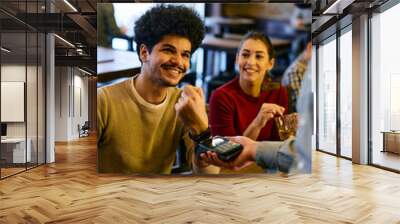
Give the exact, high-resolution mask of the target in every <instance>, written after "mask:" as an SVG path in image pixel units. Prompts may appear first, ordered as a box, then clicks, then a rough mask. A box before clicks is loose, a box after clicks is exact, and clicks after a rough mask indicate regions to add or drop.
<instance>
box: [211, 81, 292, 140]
mask: <svg viewBox="0 0 400 224" xmlns="http://www.w3.org/2000/svg"><path fill="white" fill-rule="evenodd" d="M263 103H274V104H278V105H280V106H282V107H284V108H285V112H286V111H287V109H288V94H287V92H286V89H285V88H284V87H282V86H280V87H279V88H276V89H271V90H266V91H262V92H261V93H260V96H259V97H252V96H249V95H247V94H246V93H244V92H243V90H242V89H241V88H240V86H239V78H235V79H234V80H232V81H230V82H228V83H226V84H225V85H223V86H221V87H219V88H218V89H216V90H215V91H214V92H213V94H212V95H211V99H210V113H209V119H210V125H211V132H212V135H213V136H215V135H221V136H235V135H243V133H244V131H245V130H246V129H247V127H248V126H249V125H250V123H251V122H252V121H253V120H254V119H255V118H256V116H257V114H258V112H259V110H260V108H261V105H262V104H263ZM257 140H258V141H264V140H273V141H275V140H276V141H278V140H279V135H278V130H277V129H276V127H275V124H274V122H273V119H271V120H270V121H268V122H267V124H266V125H265V126H264V128H262V129H261V131H260V134H259V136H258V138H257Z"/></svg>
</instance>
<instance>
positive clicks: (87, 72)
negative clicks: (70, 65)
mask: <svg viewBox="0 0 400 224" xmlns="http://www.w3.org/2000/svg"><path fill="white" fill-rule="evenodd" d="M78 69H79V71H81V72H83V73H85V74H88V75H92V73H90V72H87V71H85V70H83V69H81V68H79V67H78Z"/></svg>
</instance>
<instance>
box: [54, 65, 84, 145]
mask: <svg viewBox="0 0 400 224" xmlns="http://www.w3.org/2000/svg"><path fill="white" fill-rule="evenodd" d="M55 74H56V84H55V85H56V91H55V123H56V127H55V129H56V131H55V140H56V141H69V140H73V139H77V138H78V137H79V133H78V124H80V125H81V126H82V125H83V124H84V123H85V121H87V120H88V78H87V77H85V76H84V73H82V72H80V71H79V70H78V69H76V68H72V67H56V71H55ZM80 107H81V108H80ZM80 109H81V110H82V111H80Z"/></svg>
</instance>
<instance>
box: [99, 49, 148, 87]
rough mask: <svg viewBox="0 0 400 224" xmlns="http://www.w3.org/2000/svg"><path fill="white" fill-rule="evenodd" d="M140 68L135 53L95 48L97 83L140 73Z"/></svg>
mask: <svg viewBox="0 0 400 224" xmlns="http://www.w3.org/2000/svg"><path fill="white" fill-rule="evenodd" d="M140 67H141V63H140V60H139V57H138V55H137V53H136V52H133V51H121V50H114V49H109V48H104V47H97V75H98V76H97V80H98V82H106V81H110V80H112V79H116V78H120V77H129V76H133V75H135V74H136V73H138V72H139V71H140Z"/></svg>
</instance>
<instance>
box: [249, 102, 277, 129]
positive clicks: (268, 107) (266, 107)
mask: <svg viewBox="0 0 400 224" xmlns="http://www.w3.org/2000/svg"><path fill="white" fill-rule="evenodd" d="M283 112H285V108H284V107H281V106H279V105H277V104H274V103H264V104H263V105H262V106H261V108H260V111H258V114H257V117H256V118H255V119H254V120H253V122H252V123H254V125H256V126H257V127H259V128H263V127H264V126H265V125H266V124H267V122H268V121H269V120H271V119H272V118H273V117H275V116H277V115H283Z"/></svg>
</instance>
